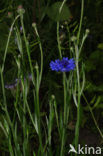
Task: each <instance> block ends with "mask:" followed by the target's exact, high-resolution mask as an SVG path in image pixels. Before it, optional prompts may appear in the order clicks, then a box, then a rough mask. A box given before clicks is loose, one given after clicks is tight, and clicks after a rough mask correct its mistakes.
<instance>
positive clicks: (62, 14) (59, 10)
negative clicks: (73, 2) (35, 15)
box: [47, 2, 71, 22]
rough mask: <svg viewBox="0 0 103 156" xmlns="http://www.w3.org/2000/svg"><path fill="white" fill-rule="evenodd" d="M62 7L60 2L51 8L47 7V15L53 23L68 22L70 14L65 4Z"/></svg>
mask: <svg viewBox="0 0 103 156" xmlns="http://www.w3.org/2000/svg"><path fill="white" fill-rule="evenodd" d="M61 6H62V2H55V3H54V4H52V6H50V7H48V9H47V15H48V16H49V17H50V18H51V19H52V20H54V21H56V22H57V21H64V20H69V18H70V16H71V12H70V10H69V8H68V7H67V5H66V4H64V5H63V7H61Z"/></svg>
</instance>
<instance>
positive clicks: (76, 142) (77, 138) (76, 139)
mask: <svg viewBox="0 0 103 156" xmlns="http://www.w3.org/2000/svg"><path fill="white" fill-rule="evenodd" d="M75 53H76V71H77V73H76V74H77V96H78V99H77V101H78V105H77V123H76V129H75V149H76V150H77V145H78V140H79V126H80V97H81V95H80V77H79V49H78V45H75ZM75 155H76V154H75Z"/></svg>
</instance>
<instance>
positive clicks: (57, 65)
mask: <svg viewBox="0 0 103 156" xmlns="http://www.w3.org/2000/svg"><path fill="white" fill-rule="evenodd" d="M50 68H51V70H53V71H61V72H69V71H71V70H74V68H75V61H74V59H73V58H72V59H70V60H68V57H63V59H62V60H59V59H57V60H55V61H51V62H50Z"/></svg>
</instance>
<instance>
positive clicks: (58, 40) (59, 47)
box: [57, 22, 62, 58]
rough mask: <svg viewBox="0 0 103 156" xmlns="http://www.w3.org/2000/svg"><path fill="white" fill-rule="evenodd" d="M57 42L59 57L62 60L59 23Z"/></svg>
mask: <svg viewBox="0 0 103 156" xmlns="http://www.w3.org/2000/svg"><path fill="white" fill-rule="evenodd" d="M57 42H58V49H59V56H60V58H62V53H61V46H60V39H59V22H57Z"/></svg>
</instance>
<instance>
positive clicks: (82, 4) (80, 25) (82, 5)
mask: <svg viewBox="0 0 103 156" xmlns="http://www.w3.org/2000/svg"><path fill="white" fill-rule="evenodd" d="M83 12H84V0H82V3H81V17H80V24H79V31H78V35H77V44H78V43H79V38H80V32H81V27H82V21H83Z"/></svg>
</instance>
